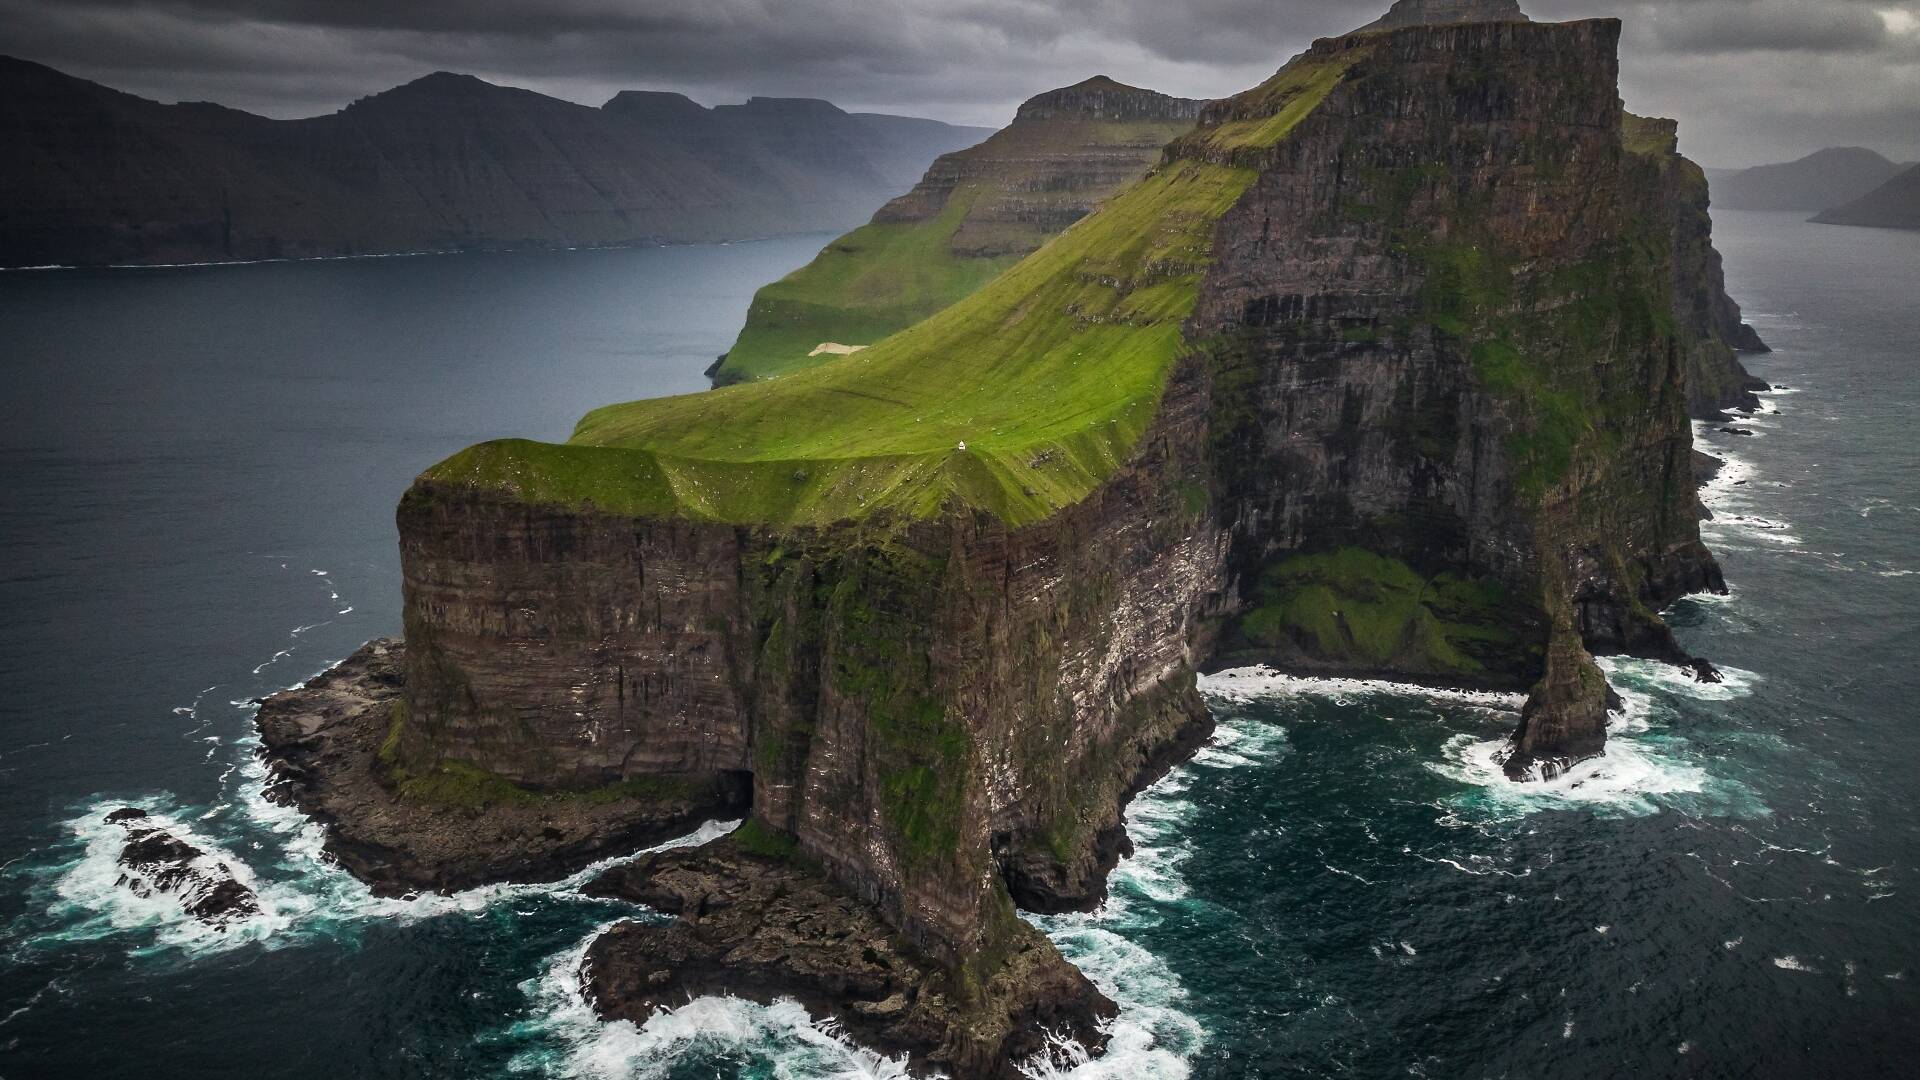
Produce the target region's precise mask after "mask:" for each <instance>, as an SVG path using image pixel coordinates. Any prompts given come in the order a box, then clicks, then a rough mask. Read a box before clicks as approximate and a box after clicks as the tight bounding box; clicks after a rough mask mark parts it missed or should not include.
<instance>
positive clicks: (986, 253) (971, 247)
mask: <svg viewBox="0 0 1920 1080" xmlns="http://www.w3.org/2000/svg"><path fill="white" fill-rule="evenodd" d="M1204 104H1205V102H1202V101H1196V100H1194V99H1192V98H1178V97H1170V96H1168V95H1166V94H1160V93H1155V92H1154V91H1152V90H1142V89H1140V88H1139V87H1134V86H1126V85H1124V84H1122V83H1118V82H1115V81H1114V80H1112V79H1110V78H1108V77H1106V76H1105V75H1096V76H1094V77H1093V78H1091V79H1087V80H1085V81H1084V82H1079V83H1075V84H1074V85H1072V86H1066V87H1062V88H1060V89H1058V90H1051V91H1048V92H1047V93H1044V94H1040V95H1038V96H1036V97H1033V98H1030V99H1028V100H1027V101H1026V102H1024V103H1022V104H1021V106H1020V109H1019V111H1018V112H1016V113H1015V114H1014V118H1013V123H1011V124H1009V125H1008V126H1007V127H1006V128H1004V129H1002V130H1001V131H999V132H997V133H995V135H994V136H993V137H992V138H990V139H988V140H987V141H986V142H983V143H981V144H980V145H979V146H976V147H972V148H970V149H967V150H962V151H959V152H956V153H952V154H947V155H945V156H944V157H941V158H940V159H939V160H937V161H935V162H934V163H933V165H932V167H930V168H929V169H928V170H927V174H926V175H925V176H924V177H922V178H921V180H920V182H919V183H918V184H916V185H914V188H913V190H912V191H910V192H908V193H907V194H905V195H902V196H900V197H899V198H897V199H895V200H893V201H892V202H890V203H888V204H887V205H886V206H883V207H881V208H880V211H879V212H878V213H876V214H875V215H874V216H873V220H874V221H876V222H920V221H930V220H932V219H934V218H937V217H939V216H940V214H941V213H942V212H944V211H946V210H947V208H948V207H950V206H952V205H954V201H955V199H956V198H962V199H966V200H968V201H967V206H966V216H965V219H964V220H963V221H962V222H961V224H960V227H959V228H957V229H955V230H954V232H953V234H952V236H951V238H950V239H949V241H948V244H949V246H950V247H951V249H952V250H953V252H954V253H955V254H957V255H962V256H966V257H972V258H991V257H994V256H1000V255H1025V254H1027V253H1028V252H1030V251H1032V250H1033V249H1035V248H1037V247H1039V246H1040V245H1041V244H1042V243H1045V242H1046V240H1047V238H1048V237H1050V236H1052V235H1054V234H1055V233H1058V232H1060V231H1061V230H1063V229H1065V228H1066V227H1067V226H1069V225H1071V224H1073V223H1074V222H1076V221H1078V220H1080V219H1081V218H1083V217H1085V216H1086V215H1087V214H1088V212H1090V211H1091V210H1092V209H1093V208H1094V206H1095V205H1097V204H1098V203H1099V201H1100V200H1101V199H1102V198H1104V197H1106V196H1107V195H1110V194H1112V193H1113V192H1115V191H1118V190H1120V188H1121V187H1123V186H1125V185H1127V184H1129V183H1131V182H1133V181H1134V180H1137V179H1139V178H1140V177H1141V175H1142V174H1144V173H1145V172H1146V170H1147V168H1148V167H1149V166H1151V165H1152V164H1153V163H1154V162H1155V161H1157V160H1158V159H1159V157H1160V148H1161V147H1163V146H1165V145H1166V144H1167V142H1168V141H1169V140H1171V139H1172V138H1173V137H1174V136H1175V135H1178V134H1180V133H1181V132H1183V131H1185V130H1186V129H1187V128H1188V127H1190V126H1192V124H1193V122H1194V120H1195V119H1196V118H1197V117H1198V116H1199V115H1200V108H1201V106H1202V105H1204Z"/></svg>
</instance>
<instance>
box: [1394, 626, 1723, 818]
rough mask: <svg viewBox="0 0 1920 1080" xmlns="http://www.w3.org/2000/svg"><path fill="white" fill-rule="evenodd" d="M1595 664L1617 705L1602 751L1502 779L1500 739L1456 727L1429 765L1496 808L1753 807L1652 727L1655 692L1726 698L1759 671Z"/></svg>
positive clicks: (1614, 661)
mask: <svg viewBox="0 0 1920 1080" xmlns="http://www.w3.org/2000/svg"><path fill="white" fill-rule="evenodd" d="M1600 666H1601V668H1602V670H1604V671H1605V672H1606V674H1607V679H1608V682H1609V683H1611V684H1612V685H1613V687H1614V689H1615V691H1616V692H1618V693H1619V695H1620V698H1621V702H1622V705H1623V708H1622V709H1621V710H1620V711H1618V712H1616V713H1613V714H1612V715H1611V716H1610V717H1609V720H1608V724H1607V747H1606V752H1605V753H1603V754H1602V755H1601V756H1599V757H1597V758H1590V759H1588V760H1586V761H1582V762H1579V763H1577V764H1575V765H1574V766H1573V767H1571V768H1569V769H1568V770H1567V771H1566V772H1564V773H1562V774H1560V775H1559V776H1556V777H1554V778H1552V779H1550V780H1526V781H1517V782H1516V781H1513V780H1509V779H1508V778H1507V775H1506V771H1505V769H1504V768H1503V765H1504V762H1505V760H1506V754H1507V750H1508V744H1507V740H1506V739H1504V738H1495V739H1476V738H1475V737H1474V736H1472V735H1464V734H1463V735H1455V736H1453V737H1452V738H1451V739H1448V740H1447V743H1446V746H1445V748H1444V749H1443V751H1442V755H1441V760H1440V761H1438V762H1432V763H1429V765H1428V767H1429V768H1431V769H1432V770H1433V771H1435V772H1437V773H1439V774H1440V775H1442V776H1446V777H1448V778H1450V779H1454V780H1458V781H1460V782H1462V783H1465V784H1470V785H1472V787H1473V789H1474V790H1473V791H1471V792H1469V793H1468V794H1467V795H1466V796H1465V800H1466V801H1467V802H1471V803H1475V804H1477V806H1478V807H1480V808H1487V809H1493V810H1495V811H1496V812H1501V813H1511V812H1518V813H1529V812H1532V811H1535V810H1547V809H1570V808H1573V807H1580V808H1583V809H1587V810H1590V811H1593V812H1598V813H1608V814H1627V815H1644V814H1652V813H1657V812H1658V811H1659V810H1660V808H1661V807H1662V805H1664V804H1666V803H1668V802H1672V801H1675V800H1676V799H1684V800H1685V801H1687V802H1688V803H1690V804H1694V805H1698V804H1699V803H1700V801H1701V799H1702V797H1706V798H1708V800H1709V801H1710V802H1711V804H1712V806H1713V808H1714V809H1717V810H1720V811H1723V812H1731V813H1743V814H1744V813H1751V812H1756V811H1758V810H1759V809H1760V808H1759V807H1758V804H1757V803H1756V802H1755V801H1754V800H1753V798H1752V796H1751V793H1749V792H1747V791H1746V789H1745V788H1744V787H1742V786H1741V785H1739V784H1735V783H1732V782H1730V781H1723V780H1719V779H1716V778H1715V777H1713V776H1711V775H1710V774H1709V773H1708V772H1707V771H1706V770H1705V769H1704V768H1702V767H1701V766H1699V765H1697V764H1695V763H1694V762H1692V761H1691V760H1688V759H1687V757H1686V756H1685V755H1684V747H1683V745H1682V744H1680V743H1678V742H1677V741H1676V740H1674V739H1671V738H1668V737H1664V736H1661V735H1657V734H1652V731H1653V728H1654V726H1655V724H1654V718H1655V712H1656V709H1657V708H1658V698H1659V696H1660V695H1663V694H1666V695H1683V696H1687V697H1692V698H1695V699H1698V700H1704V701H1729V700H1733V699H1736V698H1740V697H1744V696H1746V695H1747V694H1750V693H1752V692H1753V687H1754V686H1755V684H1757V683H1758V682H1759V681H1760V676H1759V675H1757V674H1755V673H1753V672H1751V671H1743V670H1741V669H1739V668H1723V669H1721V676H1722V680H1723V681H1721V682H1718V683H1703V682H1699V681H1696V680H1695V679H1694V678H1693V677H1692V675H1690V674H1689V673H1687V672H1686V671H1683V670H1682V669H1680V668H1678V667H1675V666H1674V665H1672V664H1667V663H1662V662H1659V661H1653V660H1636V659H1629V658H1623V657H1604V658H1602V659H1601V660H1600Z"/></svg>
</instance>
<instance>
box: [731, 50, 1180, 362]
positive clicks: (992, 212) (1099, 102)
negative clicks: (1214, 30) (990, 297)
mask: <svg viewBox="0 0 1920 1080" xmlns="http://www.w3.org/2000/svg"><path fill="white" fill-rule="evenodd" d="M1202 104H1203V103H1202V102H1199V101H1194V100H1191V99H1188V98H1176V97H1169V96H1167V95H1166V94H1158V93H1155V92H1153V91H1152V90H1142V89H1139V88H1138V87H1133V86H1126V85H1123V84H1121V83H1118V82H1115V81H1114V80H1112V79H1110V78H1108V77H1106V76H1104V75H1099V76H1095V77H1094V78H1091V79H1087V80H1085V81H1083V82H1079V83H1076V84H1074V85H1072V86H1067V87H1062V88H1060V89H1058V90H1051V91H1048V92H1047V93H1044V94H1040V95H1038V96H1037V97H1034V98H1031V99H1029V100H1028V101H1027V102H1026V103H1025V104H1023V105H1021V106H1020V109H1019V112H1018V113H1017V114H1016V115H1015V116H1014V120H1013V123H1011V124H1009V125H1007V126H1006V127H1005V128H1002V129H1001V130H999V131H997V132H995V133H994V134H993V135H992V136H991V137H989V138H988V139H987V140H986V141H985V142H982V143H980V144H979V145H978V146H973V147H969V148H967V149H965V150H959V151H955V152H954V153H951V154H947V155H944V156H942V157H941V158H940V159H938V160H937V161H935V162H934V163H933V165H932V166H931V167H930V168H928V169H927V172H926V175H925V176H923V177H921V179H920V182H919V183H918V184H916V185H915V186H914V188H913V190H912V191H909V192H908V193H906V194H905V195H902V196H900V197H899V198H897V199H894V200H893V201H892V202H889V203H888V204H886V205H885V206H883V207H881V208H880V210H879V212H878V213H876V214H874V216H873V221H872V222H871V223H869V224H868V225H866V226H864V227H862V228H859V229H855V230H854V231H853V232H850V233H848V234H846V235H845V236H841V237H839V238H837V239H835V240H834V241H833V242H832V243H830V244H828V245H827V246H826V247H825V248H822V249H821V251H820V254H819V255H818V256H816V257H815V258H814V260H813V262H812V263H810V264H808V265H807V266H804V267H802V268H800V269H799V270H796V271H794V272H793V273H792V274H789V275H787V276H786V277H785V278H782V279H781V280H780V281H777V282H774V283H773V284H771V285H768V286H766V287H765V288H763V289H761V290H760V291H759V292H758V293H757V294H756V295H755V296H754V298H753V305H752V306H751V307H750V308H749V309H748V312H747V320H746V325H745V326H743V327H742V328H741V330H740V336H739V339H738V340H737V341H735V342H734V345H733V348H731V349H729V350H728V351H727V353H726V355H725V356H722V357H721V358H720V360H719V362H718V363H716V364H715V365H714V366H713V367H712V368H711V369H709V371H708V372H707V374H708V376H709V377H711V378H712V379H714V381H715V383H716V384H717V385H722V386H724V385H727V384H728V383H735V382H744V381H746V380H749V379H759V378H767V377H770V376H775V375H781V374H785V373H787V372H790V371H795V370H799V369H801V368H804V367H809V366H812V365H813V364H814V363H818V362H820V355H819V354H818V353H816V352H815V350H816V348H817V347H818V346H819V345H820V343H823V342H839V343H857V344H862V345H870V344H872V343H873V342H876V341H879V340H880V339H881V338H883V337H886V336H887V335H888V334H892V333H894V332H896V331H899V330H903V329H905V328H907V327H909V326H911V325H913V324H914V323H917V322H919V321H920V320H922V319H925V318H926V317H927V316H929V315H932V314H934V313H935V312H937V311H940V310H941V309H943V308H945V307H948V306H950V305H952V304H954V303H956V302H957V301H959V300H960V299H961V298H963V297H965V296H967V295H968V294H970V293H972V292H973V291H974V290H975V289H978V288H979V287H980V286H981V285H983V284H985V283H986V282H987V281H988V280H990V279H991V278H993V277H994V276H995V275H996V274H998V273H999V272H1000V271H1002V270H1004V269H1006V268H1007V267H1009V266H1011V265H1012V264H1013V263H1015V262H1017V261H1019V260H1020V259H1021V258H1022V257H1024V256H1026V255H1028V254H1029V253H1031V252H1032V251H1033V250H1034V249H1035V248H1038V247H1039V246H1040V245H1041V244H1043V243H1045V242H1046V240H1047V239H1048V238H1049V237H1051V236H1054V235H1055V234H1057V233H1059V232H1061V231H1062V230H1064V229H1065V228H1066V227H1067V226H1069V225H1071V224H1073V223H1074V222H1076V221H1078V220H1080V219H1081V218H1082V217H1085V216H1086V215H1087V214H1088V212H1090V211H1091V210H1092V209H1093V208H1094V207H1095V206H1096V205H1098V204H1099V203H1100V201H1101V200H1102V199H1105V198H1106V197H1107V196H1109V195H1112V194H1113V193H1114V192H1116V191H1118V190H1120V189H1121V188H1123V187H1125V186H1126V185H1127V184H1129V183H1132V182H1133V181H1135V180H1138V179H1139V178H1140V177H1141V176H1143V175H1144V174H1145V173H1146V171H1147V170H1148V169H1149V168H1150V167H1152V165H1153V164H1154V162H1156V161H1158V160H1159V158H1160V148H1161V147H1163V146H1165V145H1166V144H1167V143H1168V142H1169V141H1171V140H1172V139H1173V138H1174V136H1176V135H1179V134H1180V133H1182V132H1184V131H1186V130H1187V129H1188V128H1190V127H1192V126H1193V121H1194V119H1195V117H1197V116H1198V115H1199V114H1200V106H1201V105H1202ZM829 359H830V357H829Z"/></svg>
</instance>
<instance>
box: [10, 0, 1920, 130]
mask: <svg viewBox="0 0 1920 1080" xmlns="http://www.w3.org/2000/svg"><path fill="white" fill-rule="evenodd" d="M1387 3H1388V0H1359V2H1354V0H699V2H697V3H695V2H687V0H546V2H543V3H538V4H530V3H525V2H522V0H457V2H456V0H411V2H401V3H396V2H394V0H0V25H6V26H7V27H8V34H7V37H6V39H5V41H4V43H0V50H4V51H7V52H11V53H15V54H17V55H22V56H26V57H28V58H30V59H35V60H39V61H42V62H44V63H49V64H52V65H54V66H56V67H59V68H62V69H63V70H67V71H70V72H73V73H74V74H78V75H82V76H84V77H87V78H92V79H96V80H98V81H101V82H105V83H107V84H109V85H112V86H117V87H120V88H122V89H126V90H129V91H132V92H135V93H140V94H144V95H147V96H151V97H157V98H160V99H162V100H187V99H207V100H215V101H220V102H222V103H225V104H229V105H234V106H236V107H239V108H246V109H252V110H255V111H259V112H265V113H267V114H269V115H276V116H295V115H308V114H312V113H317V112H327V111H331V110H332V109H335V108H338V107H339V106H341V105H343V104H345V103H346V102H348V101H350V100H352V99H353V98H356V97H359V96H362V95H365V94H368V93H373V92H376V91H379V90H383V89H385V88H387V87H389V86H392V85H394V84H396V83H399V82H403V81H406V80H408V79H411V78H414V77H417V76H419V75H422V74H425V73H426V72H429V71H432V70H436V69H449V70H457V71H466V72H471V73H473V74H476V75H479V76H481V77H482V78H488V79H491V80H493V81H497V82H505V83H511V84H514V85H519V86H526V87H529V88H531V89H535V90H540V91H543V92H546V93H552V94H557V95H559V96H561V97H567V98H571V99H573V100H576V101H582V102H585V103H588V104H598V103H599V102H601V101H603V100H605V99H606V98H607V97H609V96H611V95H612V94H613V93H614V92H615V91H616V90H619V89H624V88H629V87H638V88H657V89H676V90H682V91H685V92H687V93H689V94H691V95H692V96H693V97H695V98H696V99H699V100H702V101H706V102H708V103H715V102H721V101H737V100H740V99H742V98H744V97H746V96H748V95H750V94H773V95H804V96H813V97H825V98H829V99H831V100H833V101H836V102H838V103H840V104H842V105H844V106H846V107H848V108H856V109H884V110H888V111H897V112H907V113H917V114H921V115H931V116H938V117H941V118H943V119H949V120H954V121H958V122H964V123H982V124H999V123H1003V122H1004V121H1005V120H1006V119H1007V118H1008V117H1010V116H1011V115H1012V111H1013V107H1014V106H1015V105H1016V104H1017V103H1018V102H1019V101H1020V100H1021V99H1022V98H1025V97H1027V96H1029V95H1031V94H1033V93H1037V92H1039V91H1041V90H1045V89H1048V88H1051V87H1053V86H1058V85H1062V84H1064V83H1068V82H1072V81H1076V80H1078V79H1080V78H1083V77H1085V76H1087V75H1090V74H1094V73H1096V72H1104V73H1106V74H1110V75H1113V76H1114V77H1116V78H1119V79H1122V80H1124V81H1128V82H1133V83H1137V84H1140V85H1145V86H1151V87H1154V88H1155V89H1159V90H1165V91H1167V92H1170V93H1179V94H1186V95H1190V96H1200V97H1212V96H1219V95H1223V94H1228V93H1232V92H1234V91H1236V90H1239V89H1243V88H1245V87H1247V86H1250V85H1252V84H1254V83H1256V82H1258V81H1259V80H1260V79H1262V78H1264V77H1265V76H1266V75H1268V74H1270V73H1271V72H1272V70H1273V69H1274V68H1275V67H1277V66H1279V64H1280V63H1282V62H1283V61H1284V60H1285V59H1286V58H1287V57H1288V56H1290V55H1292V54H1293V53H1295V52H1297V51H1299V50H1300V49H1301V48H1304V47H1305V46H1306V45H1307V44H1308V43H1309V42H1310V41H1311V40H1312V39H1313V38H1315V37H1318V36H1323V35H1326V34H1331V33H1337V32H1340V31H1342V30H1345V29H1350V28H1352V27H1354V26H1358V25H1360V24H1362V23H1364V22H1367V21H1368V20H1370V19H1372V18H1373V17H1374V16H1375V15H1377V14H1378V13H1379V11H1380V10H1384V8H1385V7H1386V5H1387ZM1523 3H1524V4H1525V6H1526V7H1527V9H1528V10H1529V12H1530V13H1531V14H1533V15H1534V17H1536V18H1579V17H1589V16H1597V15H1610V16H1618V17H1620V18H1622V19H1623V20H1624V21H1625V23H1626V33H1625V36H1624V38H1623V41H1622V46H1621V54H1622V63H1621V67H1622V92H1623V95H1624V96H1625V98H1626V100H1627V104H1628V106H1629V107H1631V108H1635V109H1637V110H1639V111H1642V112H1649V113H1657V114H1660V115H1667V116H1674V117H1677V118H1678V119H1680V121H1681V125H1682V138H1683V140H1684V143H1685V146H1686V147H1687V149H1688V150H1689V152H1691V153H1693V154H1694V155H1695V156H1696V157H1699V158H1701V159H1702V160H1704V161H1706V162H1708V163H1711V164H1747V163H1753V162H1757V161H1762V160H1775V159H1779V158H1783V157H1790V156H1796V155H1798V154H1801V153H1806V152H1808V151H1811V150H1814V149H1817V148H1818V147H1820V146H1823V145H1831V144H1838V143H1859V144H1864V145H1869V146H1874V147H1876V148H1878V149H1880V150H1882V151H1883V152H1886V153H1889V154H1894V155H1900V156H1905V157H1909V158H1911V157H1916V156H1920V0H1639V2H1608V0H1523ZM1883 13H1888V14H1883Z"/></svg>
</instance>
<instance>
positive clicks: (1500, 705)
mask: <svg viewBox="0 0 1920 1080" xmlns="http://www.w3.org/2000/svg"><path fill="white" fill-rule="evenodd" d="M1200 692H1201V693H1203V694H1206V695H1207V696H1208V697H1211V698H1215V699H1217V700H1220V701H1231V702H1248V701H1254V700H1257V699H1260V698H1269V697H1280V696H1289V695H1311V696H1315V697H1326V698H1332V699H1333V701H1334V703H1335V704H1337V705H1345V704H1347V703H1348V700H1347V699H1349V698H1353V697H1359V696H1363V695H1369V694H1392V695H1395V696H1399V697H1423V698H1431V699H1433V700H1436V701H1452V702H1458V703H1460V704H1464V705H1475V706H1479V707H1481V708H1487V709H1503V710H1515V709H1518V708H1520V706H1521V705H1522V704H1524V703H1525V702H1526V699H1527V696H1526V695H1525V694H1515V693H1505V692H1501V691H1496V690H1454V689H1449V688H1446V687H1438V686H1424V685H1422V684H1420V683H1403V682H1390V681H1387V680H1384V679H1338V678H1322V677H1320V676H1314V675H1287V674H1284V673H1282V672H1279V671H1275V670H1274V669H1272V668H1270V667H1267V666H1266V665H1264V664H1259V665H1255V666H1253V667H1243V668H1229V669H1227V670H1225V671H1218V672H1215V673H1213V674H1212V675H1202V676H1200Z"/></svg>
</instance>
